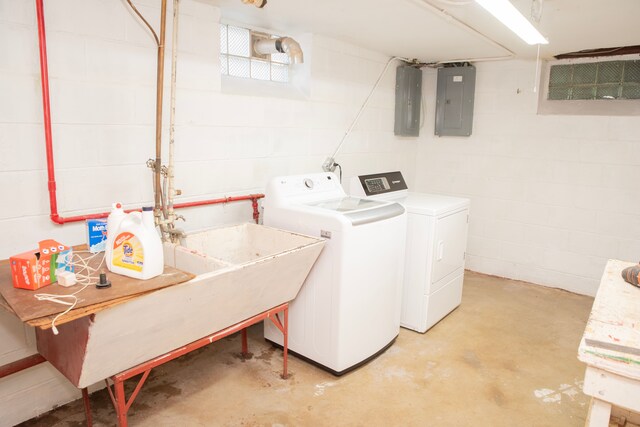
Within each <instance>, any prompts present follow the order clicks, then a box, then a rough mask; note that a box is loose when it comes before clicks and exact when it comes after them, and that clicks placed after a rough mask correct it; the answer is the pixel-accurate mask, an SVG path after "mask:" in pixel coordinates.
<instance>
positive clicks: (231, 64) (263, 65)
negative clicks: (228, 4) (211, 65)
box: [220, 24, 289, 83]
mask: <svg viewBox="0 0 640 427" xmlns="http://www.w3.org/2000/svg"><path fill="white" fill-rule="evenodd" d="M279 37H280V36H277V35H274V34H266V33H259V32H255V31H252V30H249V29H247V28H242V27H236V26H232V25H225V24H220V71H221V74H222V75H226V76H232V77H243V78H248V79H254V80H263V81H272V82H280V83H287V82H289V56H288V55H287V54H286V53H273V54H270V55H269V54H267V55H261V54H258V53H256V52H255V51H254V50H253V47H252V46H253V41H254V40H255V39H256V38H272V39H275V38H279Z"/></svg>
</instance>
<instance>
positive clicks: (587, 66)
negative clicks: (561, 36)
mask: <svg viewBox="0 0 640 427" xmlns="http://www.w3.org/2000/svg"><path fill="white" fill-rule="evenodd" d="M547 99H550V100H578V99H583V100H587V99H588V100H596V99H603V100H611V99H640V60H631V61H600V62H590V63H582V64H558V65H551V69H550V71H549V93H548V98H547Z"/></svg>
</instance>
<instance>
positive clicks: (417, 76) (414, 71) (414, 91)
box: [393, 65, 422, 136]
mask: <svg viewBox="0 0 640 427" xmlns="http://www.w3.org/2000/svg"><path fill="white" fill-rule="evenodd" d="M421 99H422V70H420V69H419V68H415V67H409V66H406V65H402V66H400V67H398V68H397V69H396V113H395V125H394V127H393V133H394V134H396V135H398V136H418V135H419V134H420V101H421Z"/></svg>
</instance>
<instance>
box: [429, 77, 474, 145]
mask: <svg viewBox="0 0 640 427" xmlns="http://www.w3.org/2000/svg"><path fill="white" fill-rule="evenodd" d="M475 89H476V67H474V66H472V65H466V66H460V67H445V68H438V88H437V94H436V126H435V134H436V135H438V136H470V135H471V130H472V127H473V100H474V93H475Z"/></svg>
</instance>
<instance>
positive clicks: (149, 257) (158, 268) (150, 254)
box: [105, 204, 164, 280]
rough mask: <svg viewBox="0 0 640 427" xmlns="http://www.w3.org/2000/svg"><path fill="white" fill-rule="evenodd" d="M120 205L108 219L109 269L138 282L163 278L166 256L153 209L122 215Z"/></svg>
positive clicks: (143, 209)
mask: <svg viewBox="0 0 640 427" xmlns="http://www.w3.org/2000/svg"><path fill="white" fill-rule="evenodd" d="M116 205H118V204H115V205H114V210H112V211H111V214H110V215H109V218H108V219H107V251H106V254H105V256H106V257H107V259H106V262H107V268H109V270H110V271H112V272H114V273H117V274H122V275H124V276H129V277H133V278H135V279H142V280H147V279H151V278H152V277H156V276H159V275H160V274H162V272H163V270H164V253H163V249H162V241H161V240H160V236H158V232H157V231H156V227H155V224H154V221H153V208H152V207H144V208H142V212H131V213H129V214H124V212H123V215H121V214H120V212H119V211H118V207H117V206H116ZM119 209H120V210H121V209H122V208H121V207H120V208H119Z"/></svg>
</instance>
